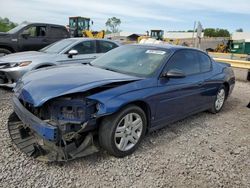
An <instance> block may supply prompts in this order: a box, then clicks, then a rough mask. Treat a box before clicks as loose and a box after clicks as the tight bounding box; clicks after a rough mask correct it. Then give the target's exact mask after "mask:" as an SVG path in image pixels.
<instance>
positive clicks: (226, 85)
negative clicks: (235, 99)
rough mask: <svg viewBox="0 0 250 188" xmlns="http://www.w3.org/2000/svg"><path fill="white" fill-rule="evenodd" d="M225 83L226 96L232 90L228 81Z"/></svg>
mask: <svg viewBox="0 0 250 188" xmlns="http://www.w3.org/2000/svg"><path fill="white" fill-rule="evenodd" d="M223 85H224V86H225V89H226V97H228V94H229V91H230V85H229V83H228V82H224V83H223Z"/></svg>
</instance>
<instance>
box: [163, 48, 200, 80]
mask: <svg viewBox="0 0 250 188" xmlns="http://www.w3.org/2000/svg"><path fill="white" fill-rule="evenodd" d="M173 69H177V70H180V71H183V72H184V73H185V75H187V76H188V75H192V74H197V73H200V64H199V61H198V59H197V56H196V53H195V51H192V50H181V51H178V52H175V54H174V55H173V56H172V57H171V59H170V60H169V61H168V63H167V67H166V68H165V70H166V71H169V70H173Z"/></svg>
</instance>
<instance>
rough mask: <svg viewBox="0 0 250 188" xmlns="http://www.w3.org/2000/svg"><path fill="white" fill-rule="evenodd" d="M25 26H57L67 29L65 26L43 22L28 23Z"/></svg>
mask: <svg viewBox="0 0 250 188" xmlns="http://www.w3.org/2000/svg"><path fill="white" fill-rule="evenodd" d="M25 24H27V25H33V24H34V25H50V26H56V27H65V26H64V25H59V24H52V23H42V22H27V23H25ZM65 28H66V27H65Z"/></svg>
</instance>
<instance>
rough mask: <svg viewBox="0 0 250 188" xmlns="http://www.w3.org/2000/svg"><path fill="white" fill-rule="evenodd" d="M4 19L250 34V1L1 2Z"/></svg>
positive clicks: (133, 29) (132, 29)
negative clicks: (81, 20) (197, 25)
mask: <svg viewBox="0 0 250 188" xmlns="http://www.w3.org/2000/svg"><path fill="white" fill-rule="evenodd" d="M1 1H2V2H0V17H7V18H9V19H10V20H11V21H13V22H16V23H21V22H23V21H28V22H46V23H55V24H62V25H67V24H68V17H70V16H83V17H89V18H91V19H92V20H93V22H94V24H93V26H92V30H102V29H106V27H105V22H106V21H107V19H108V18H110V17H113V16H115V17H117V18H119V19H121V25H120V29H121V30H122V31H129V32H135V33H145V31H147V30H150V29H162V30H164V31H178V30H192V29H193V26H194V22H195V21H200V22H201V24H202V26H203V28H225V29H228V30H229V31H230V32H234V31H235V30H236V29H238V28H243V30H244V31H249V32H250V22H249V20H250V0H205V1H204V0H88V1H87V0H57V1H55V0H7V1H4V0H1Z"/></svg>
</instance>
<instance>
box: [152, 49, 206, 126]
mask: <svg viewBox="0 0 250 188" xmlns="http://www.w3.org/2000/svg"><path fill="white" fill-rule="evenodd" d="M174 69H177V70H181V71H183V72H184V73H185V75H186V76H185V77H184V78H160V79H159V81H158V88H159V90H160V94H158V96H157V110H156V114H155V120H156V121H157V122H158V123H159V124H161V123H167V122H171V121H175V120H178V119H181V118H183V117H185V116H186V115H188V114H192V113H194V112H196V111H199V109H202V106H201V105H202V91H203V90H204V88H203V84H204V78H203V75H202V74H201V73H200V65H199V61H198V59H197V56H196V54H195V51H193V50H180V51H178V52H175V54H174V55H173V56H172V57H171V59H170V60H169V61H168V63H167V64H166V67H165V68H164V71H163V72H167V71H169V70H174Z"/></svg>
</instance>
